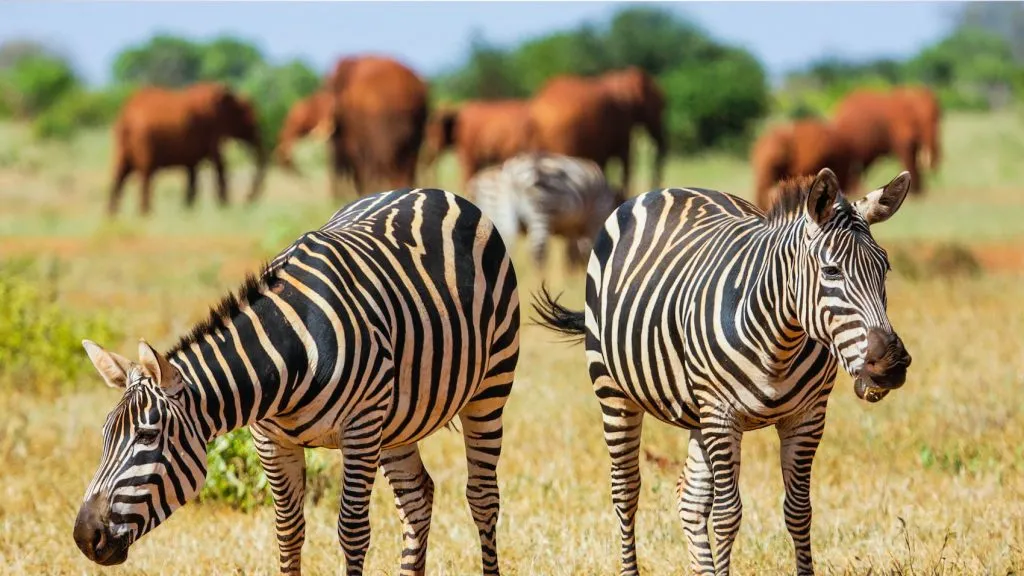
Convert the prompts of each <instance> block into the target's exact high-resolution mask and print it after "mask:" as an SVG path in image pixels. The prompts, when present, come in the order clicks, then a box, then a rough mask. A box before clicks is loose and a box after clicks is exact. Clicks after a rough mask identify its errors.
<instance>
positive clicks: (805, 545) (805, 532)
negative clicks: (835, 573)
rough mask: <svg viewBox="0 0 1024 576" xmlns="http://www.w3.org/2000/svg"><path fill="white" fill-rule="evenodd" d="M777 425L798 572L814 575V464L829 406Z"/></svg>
mask: <svg viewBox="0 0 1024 576" xmlns="http://www.w3.org/2000/svg"><path fill="white" fill-rule="evenodd" d="M776 429H777V430H778V432H779V440H780V444H781V450H780V457H781V460H782V462H781V463H782V481H783V483H784V484H785V486H786V499H785V501H784V503H783V506H782V511H783V515H784V516H785V517H786V528H787V529H788V530H789V535H790V537H792V538H793V546H794V548H795V553H796V572H797V574H798V575H800V576H804V575H811V574H814V562H813V560H812V558H811V464H812V463H813V461H814V453H815V451H816V450H817V449H818V443H819V442H821V437H822V434H823V433H824V432H825V407H824V406H821V407H820V408H818V409H815V410H812V411H810V412H808V413H804V414H801V415H799V416H796V417H793V418H791V419H786V420H783V421H781V422H779V424H778V425H777V426H776Z"/></svg>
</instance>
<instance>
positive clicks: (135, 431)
mask: <svg viewBox="0 0 1024 576" xmlns="http://www.w3.org/2000/svg"><path fill="white" fill-rule="evenodd" d="M82 345H83V346H84V347H85V351H86V352H87V353H88V355H89V359H90V360H92V363H93V365H94V366H95V367H96V370H97V371H99V373H100V375H101V376H102V377H103V379H104V381H106V383H107V385H108V386H110V387H113V388H121V389H123V390H124V394H123V396H122V397H121V400H120V401H119V402H118V403H117V405H116V406H115V407H114V409H113V410H112V411H111V412H110V414H109V415H107V420H106V422H105V423H104V425H103V455H102V456H101V459H100V465H99V468H98V469H97V470H96V474H95V475H94V476H93V479H92V482H90V483H89V487H88V488H87V489H86V491H85V498H84V499H83V502H82V506H81V508H79V510H78V517H77V518H76V519H75V529H74V538H75V543H76V544H78V548H79V549H80V550H81V551H82V553H83V554H85V556H86V557H87V558H89V559H90V560H92V561H93V562H96V563H97V564H101V565H104V566H112V565H115V564H120V563H122V562H124V561H125V560H126V559H127V558H128V547H129V546H131V545H132V543H134V542H135V541H136V540H138V539H139V538H141V537H142V535H143V534H145V533H147V532H149V531H150V530H152V529H153V528H154V527H156V526H157V525H158V524H159V523H160V522H162V521H163V520H164V519H166V518H167V517H168V516H170V515H171V513H172V512H174V511H175V510H176V509H178V508H179V507H181V506H182V505H183V504H185V503H186V502H187V501H188V500H190V499H191V498H192V497H193V496H195V495H196V493H198V491H199V488H200V487H201V486H202V485H203V481H204V480H205V478H206V440H205V439H204V438H203V436H202V435H201V434H200V430H199V426H198V423H197V422H196V421H195V418H193V417H191V416H190V414H191V411H190V410H189V409H188V404H187V402H188V400H187V399H186V394H185V391H186V387H185V385H184V382H183V380H182V377H181V374H180V373H179V372H178V370H177V369H176V368H174V367H173V366H172V365H171V364H170V363H169V362H168V361H167V359H166V358H164V356H162V355H161V354H159V353H157V352H156V351H155V350H154V349H153V348H152V347H151V346H150V345H149V344H147V343H146V342H145V341H140V342H139V362H138V363H135V362H132V361H130V360H128V359H127V358H125V357H123V356H120V355H118V354H115V353H113V352H108V351H106V350H104V349H103V348H101V347H100V346H98V345H96V344H95V343H93V342H90V341H89V340H84V341H83V342H82Z"/></svg>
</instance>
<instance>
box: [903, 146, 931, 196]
mask: <svg viewBox="0 0 1024 576" xmlns="http://www.w3.org/2000/svg"><path fill="white" fill-rule="evenodd" d="M898 156H899V158H900V162H901V163H902V164H903V168H904V169H905V170H906V171H907V172H910V191H911V193H913V194H922V193H924V191H925V189H924V188H925V187H924V180H923V179H922V178H921V171H920V169H919V167H918V164H917V146H915V145H914V144H907V145H904V146H901V147H900V150H899V153H898Z"/></svg>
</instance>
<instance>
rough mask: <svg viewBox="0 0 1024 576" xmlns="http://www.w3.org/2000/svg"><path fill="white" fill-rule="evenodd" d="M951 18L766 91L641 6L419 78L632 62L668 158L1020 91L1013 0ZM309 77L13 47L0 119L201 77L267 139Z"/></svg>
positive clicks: (489, 79) (469, 93)
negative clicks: (97, 76) (847, 109)
mask: <svg viewBox="0 0 1024 576" xmlns="http://www.w3.org/2000/svg"><path fill="white" fill-rule="evenodd" d="M953 18H954V25H953V26H952V30H951V32H950V33H949V34H948V35H947V36H946V37H945V38H943V39H942V40H940V41H939V42H937V43H936V44H934V45H932V46H928V47H926V48H924V49H923V50H921V51H920V52H919V53H918V54H916V55H914V56H913V57H911V58H909V59H907V60H903V61H897V60H876V61H869V62H849V61H844V60H840V59H836V58H825V59H821V60H819V61H817V62H814V63H813V64H811V65H809V66H807V67H806V68H805V69H803V70H797V71H794V72H792V73H790V74H789V75H787V77H786V78H785V81H784V83H783V86H782V87H781V88H780V89H779V90H776V91H774V92H773V91H772V90H771V89H770V87H769V83H768V76H767V73H766V71H765V69H764V66H763V65H762V64H761V63H760V62H759V61H758V59H757V58H756V57H755V56H754V55H753V54H751V53H750V52H749V51H747V50H745V49H743V48H741V47H738V46H731V45H729V44H727V43H724V42H721V41H719V40H717V39H715V38H714V37H713V36H712V35H711V34H710V33H709V32H708V31H706V30H704V29H703V28H701V27H700V26H698V25H696V24H695V23H693V22H691V21H689V20H687V19H686V18H683V17H681V16H679V15H676V14H673V13H671V12H668V11H666V10H662V9H659V8H652V7H629V8H625V9H622V10H620V11H618V12H617V13H615V14H614V15H612V16H611V18H610V19H608V21H606V22H602V23H593V22H585V23H582V24H580V25H578V26H575V27H572V28H569V29H565V30H561V31H557V32H554V33H550V34H545V35H540V36H537V37H534V38H530V39H527V40H525V41H523V42H521V43H519V44H518V45H515V46H510V47H502V46H496V45H494V44H492V43H490V42H488V41H487V40H486V39H485V38H483V37H482V36H480V35H479V34H474V36H473V38H472V41H471V45H470V50H469V53H468V54H467V56H466V58H465V60H464V62H462V63H460V65H458V66H457V67H455V68H454V69H452V70H449V71H446V72H444V73H441V74H439V75H437V76H435V77H433V78H429V79H428V80H429V81H430V84H431V91H432V98H433V99H434V101H435V102H449V103H456V102H459V101H463V100H467V99H495V98H525V97H529V96H530V95H532V94H534V93H536V91H537V90H538V89H539V88H540V87H541V86H542V85H543V84H544V82H546V81H547V80H548V79H550V78H551V77H553V76H555V75H559V74H580V75H593V74H598V73H601V72H605V71H608V70H613V69H618V68H623V67H626V66H631V65H632V66H639V67H641V68H643V69H645V70H646V71H647V72H648V73H650V74H652V75H653V76H654V77H655V78H656V79H657V81H658V83H659V85H660V86H661V87H662V89H663V90H664V92H665V96H666V108H667V109H666V122H667V125H666V132H667V134H668V137H669V141H670V146H671V147H672V149H673V151H674V152H677V153H688V152H695V151H700V150H708V149H720V150H732V151H737V152H745V151H746V147H747V146H748V145H749V142H750V140H751V138H752V137H753V136H754V132H755V131H756V129H757V126H758V123H759V121H760V120H762V119H763V118H764V117H766V116H768V115H770V114H781V115H786V116H789V117H799V116H807V115H820V114H826V113H828V111H829V110H830V108H831V106H832V105H833V104H834V103H835V102H836V101H837V100H838V99H839V98H840V97H842V95H843V94H845V93H846V92H848V91H849V90H850V89H852V88H854V87H858V86H865V85H867V86H889V85H896V84H904V83H924V84H927V85H929V86H931V87H932V88H933V89H935V90H936V91H937V93H938V94H939V96H940V99H941V101H942V103H943V105H944V107H945V108H947V109H971V110H984V109H990V108H993V107H998V106H1003V105H1007V104H1009V103H1011V102H1014V101H1017V100H1019V99H1020V98H1021V97H1022V96H1024V8H1022V6H1021V5H1020V3H991V4H990V3H967V4H966V5H965V6H962V7H960V8H959V9H958V11H957V12H956V13H955V14H953ZM339 56H340V55H339ZM323 72H324V71H316V70H314V69H313V68H312V67H311V66H310V65H309V64H308V63H306V62H304V61H302V60H291V61H288V62H281V63H275V62H271V61H270V60H269V59H268V58H267V56H266V54H264V52H263V51H262V50H261V49H260V48H259V45H258V43H256V42H254V41H252V40H248V39H244V38H235V37H227V36H224V37H219V38H214V39H212V40H209V41H204V42H200V41H195V40H190V39H187V38H181V37H176V36H171V35H166V34H158V35H156V36H153V37H152V38H150V39H149V40H148V41H146V42H144V43H141V44H138V45H133V46H128V47H126V48H125V49H124V50H123V51H122V52H120V53H119V54H118V55H117V57H116V58H115V59H114V62H113V63H112V81H111V82H110V83H109V84H108V85H107V86H103V87H101V88H98V89H89V88H87V87H86V86H85V85H84V83H83V82H82V80H81V78H80V76H79V74H78V73H77V72H76V71H75V70H74V68H73V66H72V65H71V63H70V60H69V59H68V58H66V57H64V56H63V55H61V54H59V53H57V52H56V51H55V50H53V49H52V48H50V47H48V46H46V45H43V44H40V43H38V42H34V41H31V40H16V41H9V42H7V43H5V44H3V45H0V117H11V118H15V119H19V120H25V121H30V122H32V125H33V129H34V132H35V133H36V135H37V136H39V137H41V138H62V137H69V136H71V135H72V134H74V132H75V131H76V130H77V129H79V128H83V127H90V126H102V125H106V124H109V123H110V122H111V121H112V120H113V118H114V117H115V116H116V114H117V111H118V110H119V109H120V107H121V105H122V104H123V102H124V100H125V98H126V97H127V96H128V95H129V94H130V93H131V92H132V91H133V90H135V89H137V88H138V87H140V86H144V85H157V86H166V87H182V86H187V85H189V84H192V83H194V82H199V81H207V80H213V81H221V82H225V83H227V84H229V85H231V86H232V87H234V88H235V89H237V90H239V91H240V92H241V93H243V94H245V95H247V96H249V97H250V98H252V99H253V100H254V101H255V104H256V106H257V107H258V111H259V113H260V117H261V118H260V120H261V125H262V127H263V131H264V136H265V137H266V139H267V142H271V143H272V142H273V141H274V139H275V137H276V135H277V131H278V129H279V127H280V125H281V123H282V122H283V120H284V117H285V115H286V114H287V111H288V109H289V107H290V106H291V105H292V104H293V103H294V102H295V101H297V100H299V99H301V98H303V97H305V96H307V95H309V94H311V93H313V92H314V91H315V90H316V89H317V88H318V86H319V85H320V82H321V76H322V74H323Z"/></svg>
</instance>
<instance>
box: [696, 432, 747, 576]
mask: <svg viewBox="0 0 1024 576" xmlns="http://www.w3.org/2000/svg"><path fill="white" fill-rule="evenodd" d="M701 424H702V425H703V426H704V429H703V436H704V447H705V449H706V450H707V453H708V461H709V462H710V464H711V474H712V477H713V480H714V486H715V499H714V503H713V504H712V507H711V514H712V518H713V523H714V530H715V573H716V574H717V575H718V576H729V565H730V562H731V559H732V547H733V544H734V543H735V542H736V535H737V534H739V531H740V521H741V520H742V519H743V502H742V501H741V500H740V484H739V480H740V441H741V439H742V433H741V432H740V431H739V430H738V429H736V427H735V426H734V425H733V422H731V421H730V419H729V418H728V417H727V416H721V415H718V414H707V415H705V414H703V413H702V414H701Z"/></svg>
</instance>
